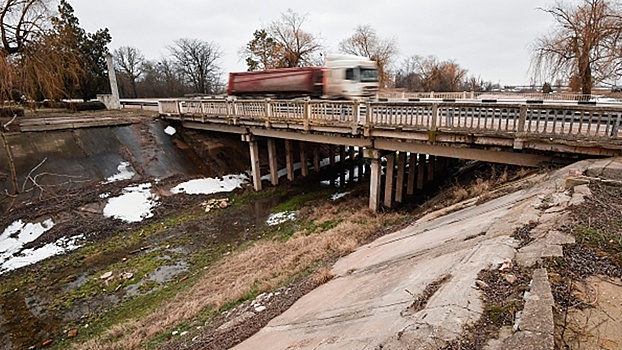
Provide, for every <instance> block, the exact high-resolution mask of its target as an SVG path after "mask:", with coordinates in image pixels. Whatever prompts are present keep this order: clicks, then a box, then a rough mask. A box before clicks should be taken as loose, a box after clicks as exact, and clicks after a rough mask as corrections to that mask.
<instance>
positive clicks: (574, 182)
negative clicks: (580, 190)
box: [564, 177, 590, 190]
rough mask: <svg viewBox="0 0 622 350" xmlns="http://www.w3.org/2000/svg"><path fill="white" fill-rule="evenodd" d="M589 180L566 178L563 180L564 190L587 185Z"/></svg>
mask: <svg viewBox="0 0 622 350" xmlns="http://www.w3.org/2000/svg"><path fill="white" fill-rule="evenodd" d="M589 183H590V180H589V179H587V178H584V177H567V178H565V179H564V189H566V190H569V189H571V188H575V187H577V186H581V185H586V184H589Z"/></svg>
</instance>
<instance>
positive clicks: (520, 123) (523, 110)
mask: <svg viewBox="0 0 622 350" xmlns="http://www.w3.org/2000/svg"><path fill="white" fill-rule="evenodd" d="M526 120H527V105H524V104H523V105H521V106H520V116H519V119H518V130H517V131H518V132H520V133H523V132H525V121H526Z"/></svg>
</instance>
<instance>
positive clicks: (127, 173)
mask: <svg viewBox="0 0 622 350" xmlns="http://www.w3.org/2000/svg"><path fill="white" fill-rule="evenodd" d="M130 167H131V165H130V163H129V162H121V164H119V166H117V171H118V172H117V173H116V174H114V175H112V176H110V177H108V178H107V179H106V181H105V182H104V183H111V182H115V181H121V180H129V179H131V178H133V177H134V175H136V173H135V172H133V171H132V170H130Z"/></svg>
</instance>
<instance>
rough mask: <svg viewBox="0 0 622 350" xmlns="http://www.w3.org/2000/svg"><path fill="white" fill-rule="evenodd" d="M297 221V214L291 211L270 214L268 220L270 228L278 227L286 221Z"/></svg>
mask: <svg viewBox="0 0 622 350" xmlns="http://www.w3.org/2000/svg"><path fill="white" fill-rule="evenodd" d="M295 219H296V214H295V213H293V212H290V211H283V212H280V213H274V214H270V216H269V217H268V219H267V220H266V224H267V225H268V226H276V225H279V224H282V223H284V222H286V221H293V220H295Z"/></svg>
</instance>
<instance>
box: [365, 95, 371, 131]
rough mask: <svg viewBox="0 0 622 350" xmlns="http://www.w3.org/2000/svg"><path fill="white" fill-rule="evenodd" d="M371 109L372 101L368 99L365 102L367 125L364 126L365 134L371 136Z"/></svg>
mask: <svg viewBox="0 0 622 350" xmlns="http://www.w3.org/2000/svg"><path fill="white" fill-rule="evenodd" d="M371 109H372V105H371V101H366V102H365V127H364V128H363V136H365V137H369V133H370V131H371V128H372V120H371V116H372V110H371Z"/></svg>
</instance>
